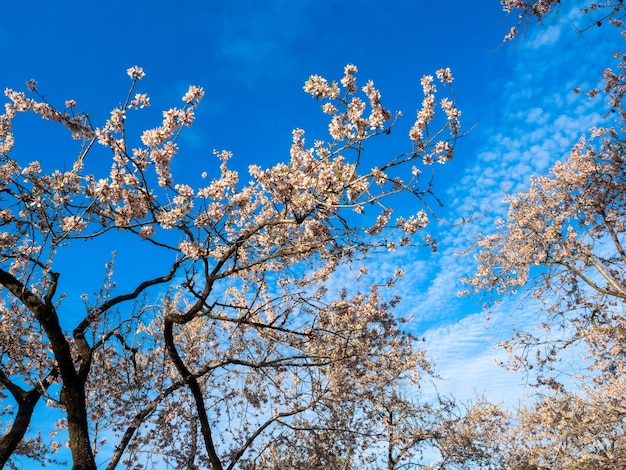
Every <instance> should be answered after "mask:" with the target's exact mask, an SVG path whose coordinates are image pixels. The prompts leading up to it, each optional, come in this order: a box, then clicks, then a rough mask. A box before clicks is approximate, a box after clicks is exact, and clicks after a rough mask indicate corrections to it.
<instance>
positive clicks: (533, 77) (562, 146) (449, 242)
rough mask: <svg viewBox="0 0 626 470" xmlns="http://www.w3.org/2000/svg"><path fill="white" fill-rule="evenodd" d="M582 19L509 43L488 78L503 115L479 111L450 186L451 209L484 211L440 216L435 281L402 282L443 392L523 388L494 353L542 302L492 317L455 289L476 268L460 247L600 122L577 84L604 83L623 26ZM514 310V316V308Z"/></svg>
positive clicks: (508, 392) (565, 17) (510, 396)
mask: <svg viewBox="0 0 626 470" xmlns="http://www.w3.org/2000/svg"><path fill="white" fill-rule="evenodd" d="M583 20H584V18H582V19H581V17H580V13H579V11H578V10H577V9H572V10H570V11H561V12H560V14H559V16H558V17H557V18H556V21H555V22H554V23H553V24H550V25H547V27H546V28H544V29H540V30H539V31H537V33H536V34H534V35H532V36H530V35H528V36H527V37H525V38H524V39H523V41H522V42H521V43H520V44H519V47H517V48H511V49H510V50H507V51H506V52H505V53H506V54H507V63H508V64H509V65H510V67H511V68H510V73H509V74H508V76H507V77H506V78H505V79H503V80H499V81H494V82H493V83H490V84H489V86H488V90H489V97H487V98H486V99H492V100H494V101H497V105H496V106H493V105H492V106H489V107H488V109H489V110H491V112H493V110H494V109H496V110H497V115H495V116H494V115H489V116H484V117H483V119H481V124H480V125H479V126H478V127H477V128H476V130H475V131H474V135H473V137H472V138H473V139H479V140H480V141H481V144H480V145H479V147H478V151H477V153H476V154H475V157H474V158H473V159H472V161H471V163H468V164H467V165H466V167H465V169H464V171H463V173H462V174H460V175H458V179H457V180H456V182H455V183H453V184H451V185H450V186H449V187H448V189H447V200H448V201H447V202H448V207H450V208H451V209H450V217H452V218H454V217H455V216H467V215H469V214H472V213H474V214H476V213H483V214H484V216H483V217H481V218H479V219H477V220H476V221H474V222H473V223H471V224H467V225H461V226H453V227H450V226H445V225H441V226H440V227H439V229H438V230H439V239H440V247H441V253H440V255H439V256H437V257H431V258H430V259H429V263H430V265H429V270H430V272H431V273H432V274H433V276H432V278H431V280H430V281H429V282H427V283H423V282H422V281H421V280H419V279H415V280H414V283H410V282H407V284H406V285H405V286H403V290H404V292H405V294H404V298H405V300H407V301H405V302H404V306H405V307H404V308H408V309H413V310H415V315H416V317H418V319H419V320H421V322H420V323H416V328H422V331H423V334H424V335H425V337H426V338H427V348H428V349H429V352H430V355H431V357H432V358H433V359H434V360H435V361H436V363H437V365H438V371H439V372H440V374H441V375H442V376H443V377H444V378H445V380H444V382H443V384H441V385H440V386H439V388H440V391H444V390H441V389H442V388H444V387H445V392H446V393H453V394H455V395H457V396H459V397H462V398H471V397H472V396H473V395H474V392H478V393H483V392H486V393H487V394H488V396H489V397H490V398H492V399H496V401H497V399H499V398H500V399H501V398H506V399H507V402H509V403H508V404H514V403H513V402H516V400H517V399H518V398H520V397H522V395H523V387H522V385H523V384H522V377H521V376H520V375H519V374H512V373H510V372H507V371H505V370H504V369H502V368H501V367H498V366H496V365H495V360H496V359H498V360H505V359H506V357H504V356H505V353H504V352H503V351H500V350H498V351H494V350H493V346H494V344H495V343H496V342H498V341H499V340H502V339H504V338H506V337H508V336H510V334H511V331H512V330H511V324H512V323H513V321H515V322H517V325H518V326H519V327H525V326H528V327H530V326H531V325H532V324H533V323H534V322H536V317H535V316H534V315H535V314H534V312H535V309H533V308H531V309H530V310H529V312H531V313H527V314H526V313H523V312H522V311H520V310H516V308H517V307H516V305H515V304H513V303H505V304H502V305H501V306H500V307H498V312H496V314H497V316H498V322H503V323H502V324H498V325H497V326H493V325H494V323H490V324H488V325H485V322H484V314H483V313H482V312H481V311H480V306H479V305H478V304H477V303H475V302H476V299H474V300H468V299H457V298H455V292H456V291H457V290H460V289H462V286H461V284H460V282H459V281H460V279H461V278H462V277H465V276H467V275H468V274H471V272H472V269H473V267H474V261H473V259H472V258H471V257H469V256H465V257H458V256H457V253H458V252H460V251H463V250H466V249H467V248H468V247H469V246H471V244H472V242H473V241H474V240H475V239H476V236H477V234H478V233H489V232H490V231H492V230H493V227H494V226H493V222H494V220H495V219H496V218H497V217H501V216H503V215H504V214H505V210H506V207H505V206H504V205H503V203H502V201H503V199H504V197H505V196H506V195H507V194H514V193H516V192H519V191H521V190H525V189H526V188H527V187H528V185H529V182H530V178H531V176H532V175H541V174H545V173H546V172H547V171H548V169H549V167H550V166H551V165H552V164H553V163H554V162H555V161H556V160H558V159H562V158H565V157H566V156H567V154H568V151H569V149H570V148H571V146H572V145H573V144H574V143H575V142H576V141H577V140H578V138H579V136H580V135H582V134H584V133H585V132H586V131H587V130H588V129H589V128H590V127H592V126H594V125H597V124H598V123H599V122H600V121H601V119H602V117H601V113H602V112H598V111H597V109H598V105H599V103H598V101H594V100H591V99H590V98H588V97H587V96H586V95H584V94H581V95H575V94H574V93H573V92H572V89H573V88H574V87H576V86H582V87H587V88H590V87H591V86H594V85H595V84H596V83H597V81H598V80H599V77H600V73H601V71H602V70H603V68H604V67H605V66H606V62H607V60H609V59H610V56H611V52H612V47H613V44H612V43H613V42H614V41H615V39H614V38H615V36H614V35H615V31H612V30H610V29H608V28H607V29H606V30H603V31H595V30H594V31H590V32H589V36H590V37H585V38H583V39H582V40H579V38H578V36H577V34H576V33H575V32H574V31H573V27H572V24H573V23H576V22H580V21H583ZM590 44H591V45H592V46H593V47H589V45H590ZM590 49H591V50H592V51H591V50H590ZM581 59H582V60H581ZM492 104H493V103H492ZM459 148H460V154H461V156H459V157H458V158H467V156H463V152H464V151H465V152H466V150H464V148H463V142H461V144H460V147H459ZM507 309H508V312H512V311H515V315H514V316H509V315H507ZM507 322H508V324H507ZM434 325H436V326H434ZM424 329H425V331H424ZM420 334H421V333H420ZM489 336H491V337H492V340H491V341H490V340H488V339H487V338H488V337H489Z"/></svg>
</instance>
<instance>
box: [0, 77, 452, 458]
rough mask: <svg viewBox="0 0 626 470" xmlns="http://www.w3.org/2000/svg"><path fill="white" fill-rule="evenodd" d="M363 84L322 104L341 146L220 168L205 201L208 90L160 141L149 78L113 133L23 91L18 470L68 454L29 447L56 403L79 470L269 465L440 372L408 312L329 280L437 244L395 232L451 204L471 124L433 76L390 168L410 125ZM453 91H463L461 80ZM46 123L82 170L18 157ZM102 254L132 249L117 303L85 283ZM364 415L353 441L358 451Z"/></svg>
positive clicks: (5, 380) (12, 334) (16, 282)
mask: <svg viewBox="0 0 626 470" xmlns="http://www.w3.org/2000/svg"><path fill="white" fill-rule="evenodd" d="M356 71H357V70H356V67H354V66H353V65H348V66H346V68H345V73H344V76H343V78H342V79H341V80H340V83H337V82H332V83H331V82H328V81H327V80H326V79H324V78H322V77H320V76H317V75H313V76H311V77H310V78H309V79H308V80H307V81H306V84H305V86H304V89H305V91H306V92H307V93H309V94H311V95H312V96H313V97H314V98H315V99H316V100H318V101H320V102H322V110H323V112H324V113H326V114H328V115H329V117H330V124H329V131H330V135H331V140H330V141H328V142H325V141H322V140H316V141H315V143H314V144H313V145H312V146H307V145H306V144H305V138H304V135H305V134H304V131H303V130H300V129H296V130H294V132H293V144H292V146H291V149H290V158H289V161H288V162H286V163H278V164H276V165H274V166H272V167H270V168H266V169H263V168H261V167H260V166H258V165H251V166H250V167H249V175H250V176H249V178H250V179H249V181H247V182H240V176H239V174H238V172H237V171H235V170H233V169H231V168H230V167H229V160H230V158H231V154H230V153H229V152H228V151H216V152H215V156H216V162H217V164H218V168H211V166H210V164H206V165H207V166H206V171H204V170H205V168H202V169H201V170H202V171H203V174H202V177H203V178H204V179H206V180H207V181H206V182H204V183H197V184H195V186H194V183H193V182H194V181H197V178H196V176H195V175H193V176H190V175H189V174H176V171H175V170H174V169H173V166H172V162H173V161H174V160H175V159H177V158H180V157H179V156H178V155H177V154H178V153H179V147H178V143H177V140H178V138H179V135H180V134H181V132H183V130H184V128H185V127H188V126H190V125H191V124H192V123H193V121H194V110H195V108H196V106H197V103H198V102H199V101H200V100H201V98H202V97H203V94H204V92H203V90H202V88H199V87H196V86H190V87H189V90H188V92H187V93H186V94H185V95H184V96H183V106H182V107H181V108H176V107H174V108H171V109H168V110H167V111H164V112H163V119H162V121H161V123H160V125H159V126H158V127H156V128H149V129H147V130H144V131H139V132H138V134H135V133H136V132H137V129H138V128H139V127H140V126H141V122H140V121H138V119H139V118H138V117H137V116H138V114H137V111H138V110H140V109H141V108H145V107H148V106H149V105H150V99H149V97H148V96H147V94H144V93H136V92H135V87H136V86H137V84H138V81H139V80H140V79H142V78H143V77H144V72H143V70H142V69H141V68H139V67H132V68H130V69H128V75H129V76H130V78H131V80H132V84H131V87H130V90H129V93H128V95H127V98H126V100H125V101H124V102H123V104H121V105H120V106H119V107H116V108H115V109H113V111H112V112H111V114H110V117H109V118H108V119H107V121H106V123H105V124H104V125H102V126H94V125H92V119H93V117H92V116H89V115H87V114H85V113H80V112H77V104H76V103H75V102H74V101H73V100H69V101H67V102H66V103H65V107H64V109H61V108H57V107H55V106H53V105H52V104H50V103H49V102H48V101H47V100H45V99H44V98H43V96H42V95H41V94H40V93H39V91H38V88H37V84H36V83H35V82H34V81H30V82H28V83H27V85H28V90H29V92H30V95H28V96H27V94H25V93H23V92H18V91H14V90H6V91H5V95H6V96H7V97H8V102H7V103H6V104H5V113H4V114H3V115H2V116H0V158H1V160H2V164H1V166H0V197H1V198H2V199H1V201H2V207H1V210H0V220H1V225H2V232H0V248H1V250H2V252H1V258H0V285H1V286H2V290H1V292H2V294H1V296H0V302H1V304H0V316H1V320H2V321H1V322H0V324H1V327H0V351H1V354H2V359H1V361H0V366H1V367H0V384H1V385H2V389H3V390H4V391H5V392H6V393H5V394H4V395H2V397H1V399H2V401H3V410H4V411H3V419H5V424H6V426H7V429H8V431H7V432H6V433H5V434H4V436H3V437H2V439H1V440H0V466H3V465H5V464H6V463H7V462H9V460H10V459H11V458H12V457H14V456H16V455H26V456H27V457H29V458H35V459H38V460H40V461H42V462H45V461H46V459H48V458H51V455H53V454H54V452H55V450H56V449H57V448H58V447H59V446H60V444H58V443H57V442H56V441H55V438H50V439H49V438H47V437H44V436H45V435H47V434H45V433H46V432H47V431H50V430H49V429H41V433H40V434H37V435H36V436H35V437H34V438H27V436H28V435H27V430H28V426H29V425H31V426H32V422H31V418H32V416H33V412H34V409H35V406H36V405H37V404H40V406H43V405H45V406H47V407H50V408H51V409H53V410H55V412H56V413H58V414H59V416H60V417H61V419H60V421H59V422H58V423H57V428H58V429H57V430H52V431H53V434H54V433H55V432H58V431H59V430H63V429H66V430H67V439H68V442H69V447H70V450H71V458H72V464H73V468H75V469H93V468H96V467H97V466H105V467H106V468H109V469H112V468H115V467H116V466H117V465H118V464H119V463H120V462H124V463H125V465H127V467H129V468H149V467H150V466H155V467H156V466H158V467H159V468H163V466H166V467H168V468H171V467H182V468H211V469H213V470H221V469H231V468H235V467H237V468H257V466H258V465H260V462H262V461H264V459H267V458H268V455H269V452H270V450H271V449H272V446H271V443H272V442H289V441H290V439H292V438H293V436H296V435H297V434H298V433H299V432H301V429H300V428H301V426H300V425H301V424H302V423H305V422H312V423H320V426H322V429H321V432H326V431H327V430H328V426H329V424H331V423H329V422H328V421H325V419H326V418H328V417H330V416H331V415H327V414H325V413H326V412H327V411H328V410H333V409H335V410H337V409H340V408H341V409H351V408H352V409H355V410H358V407H357V405H358V404H359V403H362V402H367V401H368V400H371V399H372V398H373V397H375V396H376V394H377V393H379V390H380V389H382V388H385V387H387V386H388V385H389V384H392V383H394V382H398V383H400V382H402V381H403V380H405V379H406V377H408V376H410V375H411V374H413V373H414V372H415V371H416V370H418V371H419V369H420V368H423V367H425V364H427V363H426V362H425V361H424V359H423V352H422V351H420V350H419V348H418V347H417V346H416V343H415V341H414V338H413V337H412V336H411V335H409V334H408V333H406V332H405V331H403V328H402V326H401V324H400V320H399V319H398V318H396V316H395V314H394V312H393V309H394V306H395V305H396V303H397V301H398V299H397V298H395V297H392V296H390V295H388V294H387V293H386V292H385V289H384V287H376V286H374V287H368V288H367V289H366V290H365V291H364V292H362V291H361V289H356V288H352V289H348V288H346V289H343V290H340V292H339V293H338V294H336V290H329V287H330V286H329V280H330V279H331V276H332V274H333V273H334V272H335V271H336V270H337V269H338V268H339V267H340V266H342V265H356V264H358V263H361V262H365V261H367V260H369V259H371V257H372V256H373V255H375V254H376V253H380V252H386V251H388V250H393V249H395V248H397V247H408V246H414V245H416V244H417V245H423V244H424V243H426V244H428V243H432V240H430V239H429V238H428V237H425V238H424V241H419V240H418V239H417V237H416V234H417V233H418V232H419V231H420V229H422V228H423V227H425V226H426V225H427V223H428V214H427V211H426V210H423V209H419V210H418V211H417V212H416V213H415V214H412V215H409V214H399V215H398V216H397V217H396V218H393V217H392V215H393V207H394V205H395V204H396V203H397V201H398V200H399V198H400V197H406V195H407V194H408V195H412V196H413V197H415V198H416V199H417V200H418V201H421V203H422V207H423V208H424V209H426V208H427V207H428V206H427V204H428V203H427V200H426V199H427V198H428V197H430V196H432V187H431V185H430V183H427V184H424V182H423V180H422V179H421V178H420V174H421V172H420V169H419V168H418V167H419V166H420V165H425V166H426V167H429V166H432V165H433V163H435V162H439V163H445V162H447V161H449V160H450V159H451V157H452V151H453V147H454V143H455V141H456V139H457V137H458V136H459V132H460V130H459V116H460V112H459V111H458V110H457V108H456V103H455V99H454V95H453V94H451V95H449V96H448V97H444V98H442V99H440V100H439V101H437V99H436V96H435V93H436V91H437V90H436V86H435V78H434V77H432V76H426V77H424V78H423V79H422V87H423V91H424V99H423V101H422V105H421V107H420V109H419V111H418V112H417V118H416V121H415V123H414V125H413V126H412V127H411V129H410V134H409V137H410V144H409V145H407V150H406V152H405V153H402V154H400V155H398V156H396V157H394V158H391V159H388V160H383V161H380V162H375V163H373V162H372V161H368V160H367V159H366V158H365V155H364V154H363V152H362V151H363V148H364V146H365V144H366V143H367V142H368V141H369V140H370V139H372V138H378V137H382V136H386V135H387V134H390V132H391V128H392V127H393V126H394V124H395V122H396V119H397V117H398V116H399V115H398V116H395V117H394V116H392V114H391V113H390V112H389V111H388V110H387V109H385V108H384V107H383V105H382V104H381V95H380V92H379V91H378V90H377V89H376V88H375V87H374V85H373V83H372V82H371V81H369V82H367V83H366V84H365V85H364V86H363V87H362V88H360V89H359V88H358V87H357V85H356V78H355V74H356ZM436 75H437V78H438V80H439V81H440V82H441V84H443V86H444V87H448V86H451V83H452V75H451V73H450V71H449V70H448V69H442V70H439V71H438V72H437V74H436ZM437 105H440V106H441V108H442V109H443V114H442V117H441V118H439V117H437V116H438V113H436V107H437ZM27 112H32V113H34V114H35V115H36V116H39V117H41V118H43V119H44V120H46V121H52V122H53V123H56V124H60V125H62V126H64V127H66V128H67V129H68V130H69V131H70V133H71V135H72V137H73V138H74V139H75V140H77V141H78V143H79V144H80V151H79V152H78V156H77V157H76V158H73V159H68V160H67V161H63V162H61V161H59V160H58V157H55V161H54V162H52V164H53V167H52V168H49V167H50V165H51V162H50V161H47V160H43V161H31V160H28V159H25V158H24V157H23V156H20V155H19V154H18V155H16V156H13V155H15V152H16V150H15V149H13V146H14V136H13V133H12V132H13V128H14V124H15V122H17V121H18V120H19V119H18V118H19V115H22V114H25V113H27ZM20 119H21V118H20ZM30 132H33V133H34V132H35V131H30ZM135 135H138V137H135ZM47 150H49V149H47ZM55 152H56V150H55ZM109 158H110V160H108V159H109ZM107 160H108V162H109V163H108V164H107V165H105V166H104V167H103V165H102V162H103V161H107ZM194 163H195V162H194ZM203 165H205V162H202V163H201V164H199V166H203ZM372 165H376V166H375V167H374V168H373V169H371V170H370V169H369V168H371V166H372ZM107 166H108V168H106V167H107ZM208 174H210V175H211V176H210V177H209V176H207V175H208ZM86 250H93V252H94V253H95V252H97V251H98V250H107V251H108V252H114V254H113V256H112V258H111V260H110V262H109V263H108V264H107V266H106V269H105V270H104V272H103V277H104V280H103V282H101V283H100V284H99V285H95V286H94V285H90V284H88V283H87V282H86V279H84V277H85V276H84V273H85V272H87V271H88V270H87V269H81V265H89V263H90V257H86V256H84V254H85V253H86V252H87V251H86ZM137 251H140V252H141V253H142V259H143V260H145V262H144V263H142V266H141V267H139V268H138V269H135V270H134V271H133V272H124V273H122V275H120V273H119V272H118V271H117V270H116V264H118V265H119V263H120V260H121V261H123V260H124V256H128V255H129V253H130V252H137ZM89 270H93V266H89ZM401 275H402V272H401V271H400V270H398V271H397V272H396V273H395V274H394V276H392V277H391V278H390V279H389V280H387V281H386V284H388V285H389V286H391V285H393V282H394V279H395V278H397V277H400V276H401ZM383 284H384V283H383ZM89 292H91V293H89ZM78 296H80V299H81V300H80V301H78V299H77V298H78ZM339 407H340V408H339ZM344 416H348V417H349V413H348V414H340V415H339V414H338V415H333V421H332V425H333V426H334V428H335V429H338V430H341V432H343V433H344V435H346V436H348V435H349V434H350V428H351V426H352V424H353V423H352V422H350V421H349V419H348V418H345V417H344ZM358 417H360V418H364V419H365V416H364V415H362V414H361V415H358ZM7 419H8V421H6V420H7ZM298 423H300V424H298ZM96 456H97V458H98V460H99V461H101V462H102V464H101V465H96Z"/></svg>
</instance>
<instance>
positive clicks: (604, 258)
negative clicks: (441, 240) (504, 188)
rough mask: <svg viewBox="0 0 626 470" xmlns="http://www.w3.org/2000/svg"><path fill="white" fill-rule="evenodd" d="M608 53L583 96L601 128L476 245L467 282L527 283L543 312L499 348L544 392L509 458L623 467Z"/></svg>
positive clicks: (531, 11) (619, 171)
mask: <svg viewBox="0 0 626 470" xmlns="http://www.w3.org/2000/svg"><path fill="white" fill-rule="evenodd" d="M503 4H504V5H505V9H508V11H514V9H519V10H518V11H520V12H521V13H520V21H521V22H523V23H524V24H527V23H528V22H529V21H532V20H533V19H535V20H542V19H543V18H544V16H546V15H548V14H549V13H550V12H551V11H552V10H553V9H554V8H556V7H557V6H558V5H559V4H560V2H558V1H543V0H541V1H536V2H522V1H516V0H510V1H509V0H505V1H503ZM624 8H625V7H624V5H623V2H622V1H621V0H619V1H617V0H616V1H609V2H604V3H592V4H590V5H589V6H588V7H587V8H585V9H583V11H584V12H585V13H588V14H589V15H590V16H587V17H586V18H590V21H589V23H588V24H589V25H591V26H593V25H601V24H602V23H603V22H605V21H608V23H610V24H611V25H612V26H615V27H617V28H618V30H619V32H620V33H621V35H622V36H623V35H624V31H625V30H624V27H623V22H622V18H623V15H624V13H625V10H624ZM580 29H585V28H584V27H583V28H580ZM515 33H516V31H515V30H513V31H512V33H511V34H510V35H509V36H508V37H507V38H510V37H512V36H513V35H514V34H515ZM614 55H615V57H616V58H617V59H618V61H619V63H618V65H617V66H618V69H617V70H618V71H617V72H614V71H613V70H611V69H610V68H607V69H606V70H605V71H604V73H603V78H604V81H605V85H604V89H602V90H595V89H594V90H589V91H588V94H589V96H590V97H595V96H596V95H601V96H605V97H606V98H607V101H608V104H609V106H610V109H611V112H609V113H608V116H607V121H608V124H607V126H606V127H602V128H595V129H592V130H591V132H590V136H589V137H588V138H581V140H580V141H579V142H578V143H577V144H576V145H575V146H574V147H573V148H572V150H571V151H570V154H569V157H568V158H567V159H566V160H564V161H560V162H557V163H556V164H555V165H554V166H553V167H552V169H551V171H550V174H549V175H547V176H541V177H536V178H533V180H532V183H531V185H530V188H529V189H528V191H525V192H522V193H520V194H517V195H514V196H512V197H510V198H508V204H509V210H508V214H507V216H506V219H505V220H499V221H498V222H497V225H498V227H497V228H498V230H497V231H496V232H495V233H494V234H491V235H486V236H484V237H482V238H481V239H480V241H479V243H478V246H479V254H478V260H479V263H480V264H479V266H478V270H477V273H476V275H475V276H474V277H473V278H472V279H469V280H468V281H467V282H468V283H469V284H471V285H472V286H474V287H475V288H476V289H477V290H479V291H492V292H494V291H495V292H497V293H498V294H502V293H505V292H511V291H515V290H516V289H518V288H520V287H525V286H530V288H531V292H532V295H533V296H534V297H535V298H536V299H537V300H538V301H539V303H540V305H541V306H542V314H541V321H540V324H539V325H538V328H537V330H535V331H518V332H517V333H516V335H515V337H514V338H512V339H510V340H508V341H505V342H504V343H503V344H502V345H503V346H504V347H506V348H507V349H508V350H509V352H510V354H511V361H510V364H511V365H512V366H513V367H514V368H523V369H524V370H526V371H531V370H532V371H533V372H534V373H536V374H537V382H538V385H540V386H545V387H547V390H545V394H542V395H540V396H539V397H538V400H537V403H536V404H535V405H534V406H532V407H529V408H525V409H524V408H522V409H521V410H520V413H519V416H518V419H517V421H518V423H519V427H518V429H517V431H516V436H517V437H516V452H521V453H522V454H525V455H526V456H527V458H526V461H527V462H531V463H533V464H535V465H542V466H547V467H549V468H553V467H554V468H607V469H608V468H615V469H617V468H624V465H626V454H624V450H623V449H624V445H625V443H626V428H625V425H626V421H625V420H626V407H625V405H624V403H625V402H624V396H625V395H626V357H625V355H624V352H625V351H626V318H625V317H624V300H625V299H626V278H625V277H624V275H625V273H626V247H625V243H626V235H625V234H626V228H625V220H626V204H625V202H626V200H625V198H624V195H625V194H626V172H625V169H626V165H625V163H626V162H625V156H624V148H625V142H626V141H625V139H624V130H625V129H626V126H625V123H626V113H625V111H624V106H623V96H624V93H625V91H626V87H625V85H624V84H625V83H626V82H625V77H624V72H623V70H624V67H625V66H626V62H625V60H624V59H625V57H626V56H624V55H623V54H621V53H615V54H614ZM575 91H576V92H579V90H575ZM570 351H573V353H572V354H574V355H578V356H579V361H578V362H577V363H576V366H575V368H574V370H571V369H565V365H564V364H565V362H564V361H565V359H564V358H565V357H567V356H566V354H569V352H570ZM581 351H582V353H581ZM567 373H569V374H575V375H574V377H573V378H571V379H568V384H565V385H567V387H566V386H565V385H564V383H563V382H564V381H563V380H561V379H560V378H559V376H561V377H563V376H566V374H567ZM572 383H573V384H575V386H576V387H575V388H574V387H573V386H572Z"/></svg>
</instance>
